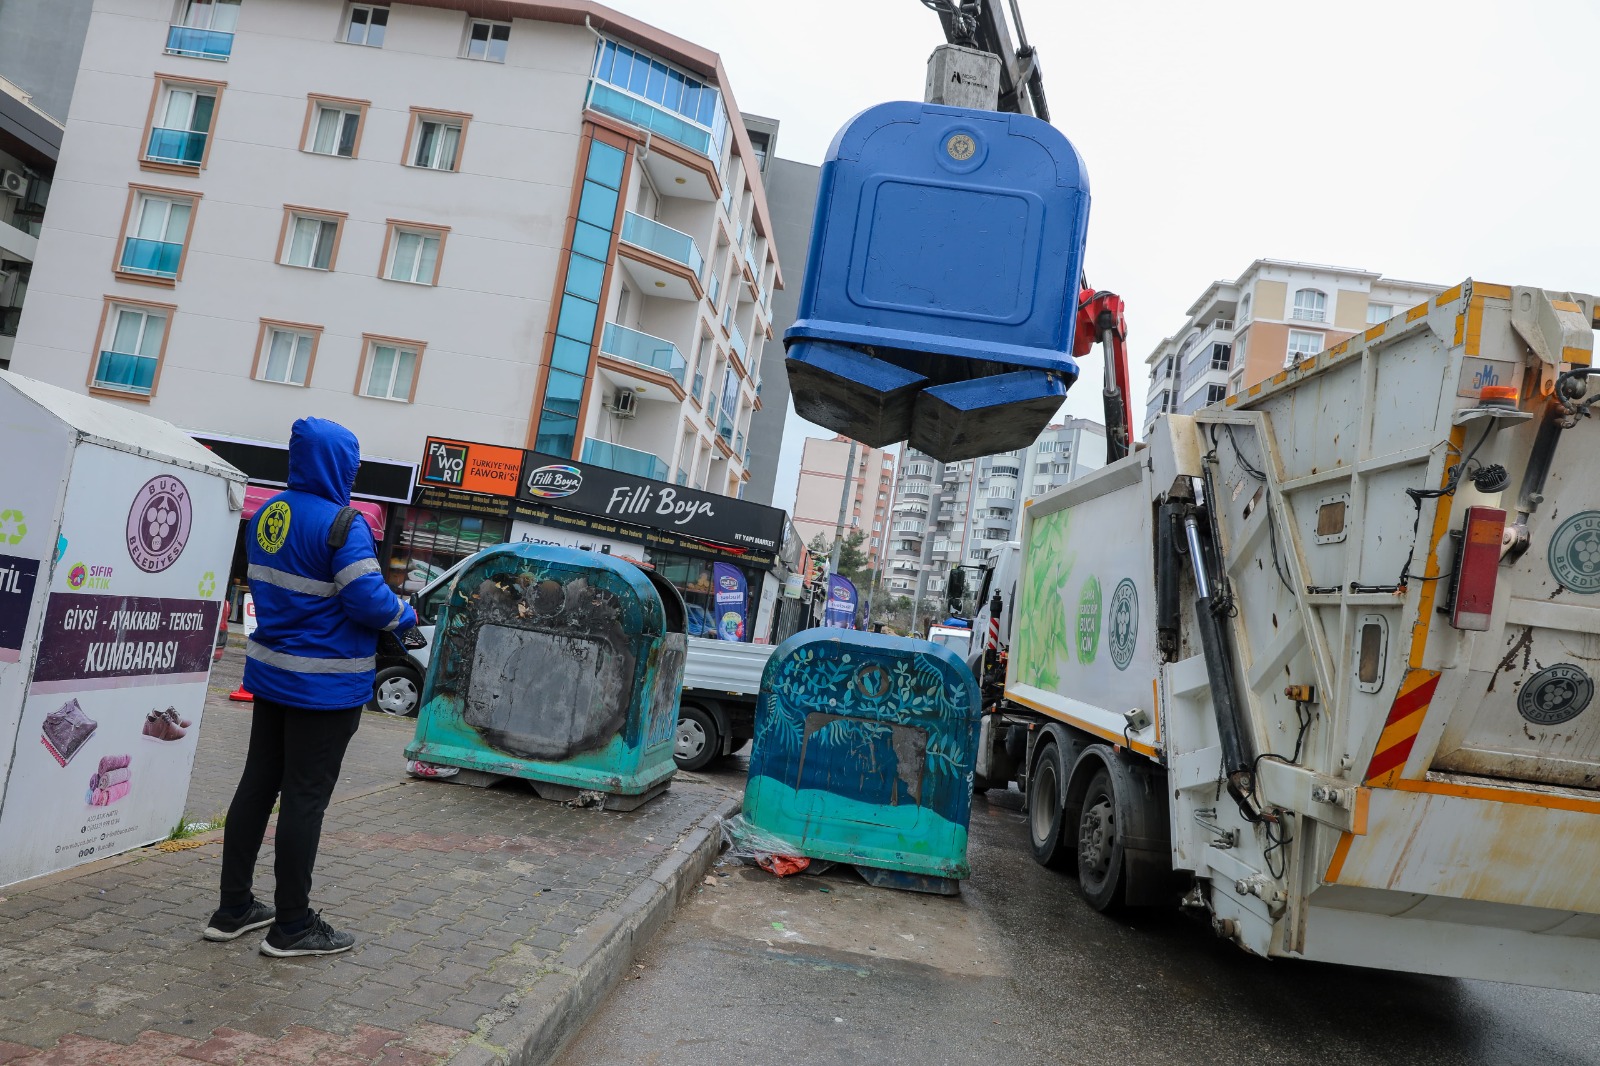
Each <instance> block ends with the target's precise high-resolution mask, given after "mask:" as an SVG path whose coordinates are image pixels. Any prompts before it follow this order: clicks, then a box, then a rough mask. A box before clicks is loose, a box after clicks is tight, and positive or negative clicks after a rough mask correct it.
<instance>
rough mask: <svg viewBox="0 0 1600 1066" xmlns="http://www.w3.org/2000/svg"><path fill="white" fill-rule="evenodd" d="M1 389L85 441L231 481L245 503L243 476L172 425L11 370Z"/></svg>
mask: <svg viewBox="0 0 1600 1066" xmlns="http://www.w3.org/2000/svg"><path fill="white" fill-rule="evenodd" d="M0 383H4V384H5V385H9V386H10V387H11V388H13V389H15V390H16V391H17V392H19V393H21V394H22V395H23V396H26V397H27V398H28V399H30V400H32V401H33V402H34V403H36V404H38V405H39V406H40V407H42V408H44V409H45V410H46V411H48V412H50V413H51V414H52V415H54V416H55V417H56V418H58V419H60V420H61V421H62V422H65V423H66V424H67V425H69V426H71V427H72V428H73V429H74V430H76V431H77V433H78V438H79V439H80V440H85V441H88V442H89V443H91V444H98V445H101V446H102V447H106V448H112V449H115V450H116V451H121V452H132V453H134V454H135V455H144V456H149V457H150V458H153V459H163V460H165V461H167V462H169V463H173V464H175V465H177V466H182V467H187V468H188V469H190V470H199V471H202V472H204V473H207V474H215V475H216V476H218V477H222V478H227V479H228V480H229V481H234V482H237V483H238V484H239V485H240V486H241V489H240V492H241V498H242V492H243V489H242V486H243V485H244V480H245V476H244V474H243V473H241V472H240V471H239V469H238V468H237V467H235V466H233V464H231V463H228V462H226V461H225V460H223V459H219V458H218V457H217V456H216V455H214V454H213V453H212V452H211V451H210V450H209V449H207V448H206V447H204V446H203V445H201V444H199V443H198V442H196V441H195V439H194V438H193V437H191V436H189V434H187V433H185V432H184V431H183V430H181V429H179V428H178V427H177V426H175V425H173V424H172V423H171V422H166V421H163V420H162V419H159V418H155V417H153V416H151V415H147V414H144V413H142V412H139V411H128V410H125V409H123V408H121V407H118V406H117V405H116V404H113V403H106V402H105V401H104V400H97V399H95V398H94V397H92V396H83V395H80V394H79V393H76V392H68V391H67V390H66V389H63V388H59V387H57V386H55V385H47V384H46V383H44V382H42V381H36V380H34V379H33V378H25V377H23V376H21V375H20V374H13V373H11V372H10V371H9V370H0Z"/></svg>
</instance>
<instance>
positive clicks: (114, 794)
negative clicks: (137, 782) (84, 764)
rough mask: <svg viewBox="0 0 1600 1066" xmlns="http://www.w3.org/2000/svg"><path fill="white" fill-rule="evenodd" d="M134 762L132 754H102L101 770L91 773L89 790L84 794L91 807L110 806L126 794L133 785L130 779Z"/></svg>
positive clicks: (84, 799) (84, 798)
mask: <svg viewBox="0 0 1600 1066" xmlns="http://www.w3.org/2000/svg"><path fill="white" fill-rule="evenodd" d="M132 762H133V757H132V756H130V755H104V756H101V758H100V769H99V771H97V772H96V773H92V774H90V775H89V791H87V792H85V793H84V794H83V801H84V802H85V803H87V804H88V805H89V806H91V807H109V806H110V805H111V804H113V803H115V802H117V800H119V799H121V798H122V797H123V796H126V795H127V794H128V789H129V788H130V787H132V782H131V781H130V779H129V774H130V773H131V771H130V770H129V764H131V763H132Z"/></svg>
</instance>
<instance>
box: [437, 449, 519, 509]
mask: <svg viewBox="0 0 1600 1066" xmlns="http://www.w3.org/2000/svg"><path fill="white" fill-rule="evenodd" d="M521 474H522V451H521V449H518V448H497V447H495V446H494V445H491V444H471V443H468V442H466V441H459V440H443V439H441V438H438V437H429V438H428V443H427V444H426V446H425V447H424V448H423V452H422V469H421V470H419V471H417V480H418V481H420V482H421V483H422V484H424V485H440V486H443V487H445V488H451V489H460V490H462V491H463V492H481V493H484V494H486V495H489V496H515V495H516V494H517V481H518V479H519V477H520V476H521Z"/></svg>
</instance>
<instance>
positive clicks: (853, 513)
mask: <svg viewBox="0 0 1600 1066" xmlns="http://www.w3.org/2000/svg"><path fill="white" fill-rule="evenodd" d="M851 448H852V442H851V440H850V439H849V438H848V437H843V436H836V437H834V438H833V439H831V440H826V439H824V438H821V437H807V438H806V441H805V444H804V446H803V447H802V448H801V452H800V478H799V481H798V482H797V483H796V485H795V494H794V509H793V511H792V513H791V521H793V523H794V528H795V532H796V533H798V534H799V535H800V539H801V541H802V543H805V544H807V545H809V544H810V543H811V542H812V540H813V539H815V538H816V537H817V536H818V535H819V534H820V535H821V536H822V539H823V543H825V544H827V545H829V546H830V547H831V546H832V545H833V538H834V534H835V533H836V532H838V528H839V507H840V505H841V504H843V505H844V506H845V517H844V531H845V535H846V536H849V535H850V534H851V533H853V532H856V531H857V530H859V531H860V532H861V534H862V537H863V539H862V542H861V549H862V551H863V552H864V553H865V554H866V556H867V563H868V565H869V566H870V567H872V568H874V569H876V568H877V566H878V564H879V562H880V561H881V559H882V558H883V551H884V545H885V543H886V542H887V540H888V538H889V536H890V535H891V534H890V533H889V532H888V526H889V495H890V493H891V492H892V491H893V489H894V484H895V457H894V455H893V454H891V453H889V452H885V451H884V450H883V449H881V448H868V447H867V446H866V445H864V444H855V445H854V452H855V466H854V467H853V468H852V467H851V465H850V455H851ZM862 596H863V598H865V596H866V592H865V590H863V591H862Z"/></svg>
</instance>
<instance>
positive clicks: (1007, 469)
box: [989, 466, 1017, 481]
mask: <svg viewBox="0 0 1600 1066" xmlns="http://www.w3.org/2000/svg"><path fill="white" fill-rule="evenodd" d="M989 476H990V477H992V478H997V477H998V478H1010V479H1011V480H1012V481H1015V480H1016V479H1017V468H1016V467H1014V466H991V467H990V468H989Z"/></svg>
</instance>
